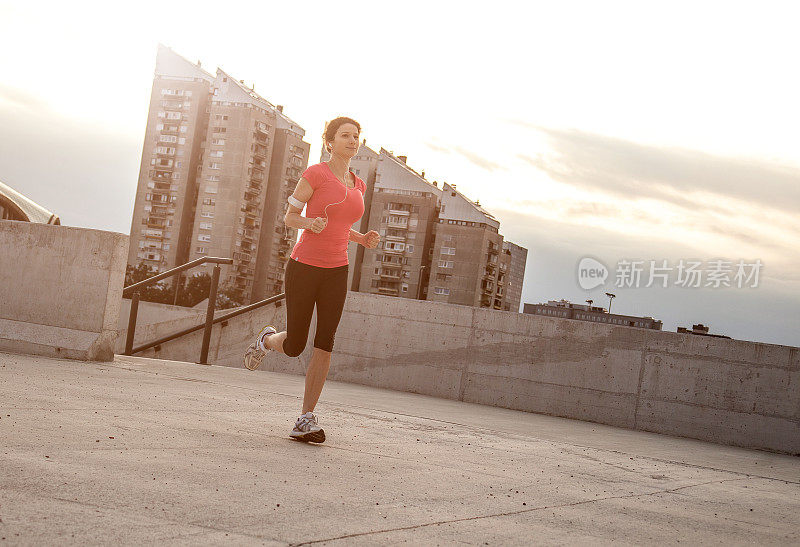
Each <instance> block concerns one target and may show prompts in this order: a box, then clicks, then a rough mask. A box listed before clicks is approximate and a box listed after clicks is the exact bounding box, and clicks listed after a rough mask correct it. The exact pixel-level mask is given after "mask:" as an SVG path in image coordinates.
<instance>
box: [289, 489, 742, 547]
mask: <svg viewBox="0 0 800 547" xmlns="http://www.w3.org/2000/svg"><path fill="white" fill-rule="evenodd" d="M741 480H748V479H747V478H736V479H722V480H718V481H707V482H700V483H697V484H687V485H685V486H679V487H677V488H666V489H663V490H656V491H655V492H645V493H642V494H625V495H622V496H607V497H605V498H595V499H591V500H582V501H576V502H572V503H562V504H557V505H542V506H539V507H531V508H529V509H521V510H519V511H508V512H505V513H494V514H491V515H477V516H474V517H464V518H459V519H451V520H439V521H436V522H426V523H423V524H415V525H413V526H401V527H399V528H386V529H384V530H373V531H369V532H357V533H353V534H345V535H343V536H336V537H331V538H325V539H315V540H311V541H304V542H302V543H291V544H290V545H292V546H293V547H295V546H300V545H312V544H314V543H323V542H326V541H336V540H339V539H349V538H353V537H360V536H369V535H374V534H384V533H388V532H399V531H402V530H414V529H418V528H425V527H427V526H436V525H440V524H452V523H455V522H464V521H469V520H480V519H486V518H494V517H505V516H509V515H519V514H522V513H530V512H533V511H541V510H543V509H561V508H564V507H575V506H577V505H586V504H589V503H597V502H599V501H607V500H614V499H626V498H639V497H642V496H655V495H658V494H668V493H672V492H677V491H678V490H685V489H686V488H696V487H698V486H705V485H708V484H718V483H723V482H732V481H741Z"/></svg>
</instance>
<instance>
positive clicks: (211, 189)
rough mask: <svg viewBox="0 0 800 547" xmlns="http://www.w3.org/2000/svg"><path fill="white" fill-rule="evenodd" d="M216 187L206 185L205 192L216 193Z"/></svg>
mask: <svg viewBox="0 0 800 547" xmlns="http://www.w3.org/2000/svg"><path fill="white" fill-rule="evenodd" d="M216 193H217V187H216V186H206V194H216Z"/></svg>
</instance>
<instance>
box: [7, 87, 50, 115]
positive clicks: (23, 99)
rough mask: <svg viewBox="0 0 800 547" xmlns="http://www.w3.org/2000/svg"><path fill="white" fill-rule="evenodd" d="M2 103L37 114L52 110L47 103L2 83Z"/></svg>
mask: <svg viewBox="0 0 800 547" xmlns="http://www.w3.org/2000/svg"><path fill="white" fill-rule="evenodd" d="M2 102H5V103H8V104H9V105H11V106H12V107H22V108H25V109H27V110H32V111H37V112H42V111H45V112H46V111H48V110H50V107H49V106H48V105H47V103H45V102H44V101H42V100H41V99H39V98H37V97H35V96H33V95H31V94H30V93H26V92H25V91H22V90H21V89H17V88H15V87H11V86H9V85H5V84H2V83H0V103H2Z"/></svg>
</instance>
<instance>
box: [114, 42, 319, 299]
mask: <svg viewBox="0 0 800 547" xmlns="http://www.w3.org/2000/svg"><path fill="white" fill-rule="evenodd" d="M304 135H305V131H304V130H303V129H302V128H301V127H300V126H299V125H298V124H296V123H295V122H293V121H292V120H291V119H289V118H288V117H287V116H286V115H285V114H283V107H282V106H280V105H278V106H274V105H272V104H271V103H270V102H269V101H267V100H266V99H264V98H263V97H261V96H260V95H258V94H257V93H255V91H254V90H253V89H252V88H248V87H246V86H245V85H244V83H243V82H242V81H240V80H236V79H235V78H233V77H232V76H230V75H229V74H227V73H226V72H224V71H222V70H220V69H217V71H216V74H215V75H212V74H210V73H209V72H207V71H205V70H203V69H202V68H201V66H200V63H197V64H194V63H191V62H189V61H187V60H186V59H184V58H183V57H181V56H180V55H177V54H176V53H174V52H173V51H172V50H171V49H169V48H167V47H164V46H159V49H158V55H157V58H156V70H155V76H154V79H153V88H152V93H151V98H150V111H149V114H148V121H147V128H146V130H145V140H144V147H143V150H142V163H141V167H140V170H139V183H138V187H137V193H136V202H135V204H134V213H133V221H132V226H131V239H130V250H129V255H128V263H129V264H133V265H135V264H137V263H140V262H144V263H145V264H148V265H150V266H152V267H155V268H156V269H157V270H158V271H165V270H167V269H170V268H173V267H175V266H178V265H181V264H184V263H186V262H188V261H190V260H194V259H196V258H199V257H202V256H219V257H225V258H232V259H233V261H234V263H233V264H232V265H223V266H222V267H221V268H222V272H221V276H220V281H221V282H222V283H227V284H228V285H229V286H231V287H233V288H234V290H235V291H236V292H237V294H238V295H239V297H240V298H241V299H242V300H243V301H245V302H253V301H256V300H260V299H263V298H266V297H268V296H271V295H273V294H277V293H280V292H282V290H283V272H284V267H285V263H286V260H288V256H289V251H290V249H291V246H292V244H293V243H294V241H295V240H296V237H297V230H295V229H291V228H288V227H286V226H285V225H284V222H283V215H284V214H285V212H286V209H287V207H288V204H287V203H286V197H287V196H289V195H291V194H292V193H293V192H294V188H295V185H296V184H297V181H298V180H299V178H300V174H301V173H302V172H303V170H304V169H305V167H306V166H307V165H308V152H309V145H308V143H306V142H304V141H303V137H304ZM211 267H212V266H205V267H204V268H205V269H206V270H207V271H210V268H211ZM202 269H203V268H198V270H202ZM190 275H191V274H190Z"/></svg>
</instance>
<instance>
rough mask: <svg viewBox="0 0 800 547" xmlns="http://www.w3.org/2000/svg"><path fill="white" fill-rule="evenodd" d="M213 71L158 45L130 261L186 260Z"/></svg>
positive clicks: (162, 265) (165, 265)
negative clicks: (209, 71) (208, 70)
mask: <svg viewBox="0 0 800 547" xmlns="http://www.w3.org/2000/svg"><path fill="white" fill-rule="evenodd" d="M213 83H214V76H212V75H211V74H209V73H208V72H206V71H205V70H203V69H202V68H201V67H200V64H199V63H198V64H194V63H191V62H189V61H187V60H186V59H184V58H183V57H181V56H180V55H177V54H176V53H174V52H173V51H172V50H171V49H169V48H167V47H164V46H159V48H158V55H157V56H156V69H155V75H154V77H153V87H152V91H151V94H150V110H149V112H148V115H147V128H146V129H145V136H144V145H143V147H142V163H141V166H140V168H139V182H138V186H137V188H136V201H135V203H134V207H133V220H132V223H131V235H130V246H129V249H128V264H132V265H136V264H138V263H140V262H144V263H145V264H147V265H149V266H151V267H155V268H156V269H157V270H158V271H165V270H168V269H170V268H173V267H175V266H177V265H180V264H183V263H185V262H186V261H187V259H188V258H187V257H188V254H189V239H190V238H191V235H192V227H193V223H194V212H195V201H196V197H197V171H198V167H199V164H200V161H201V157H202V153H203V140H204V139H205V135H206V126H207V124H208V115H207V112H206V111H207V109H208V103H209V98H210V96H211V90H212V85H213Z"/></svg>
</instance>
